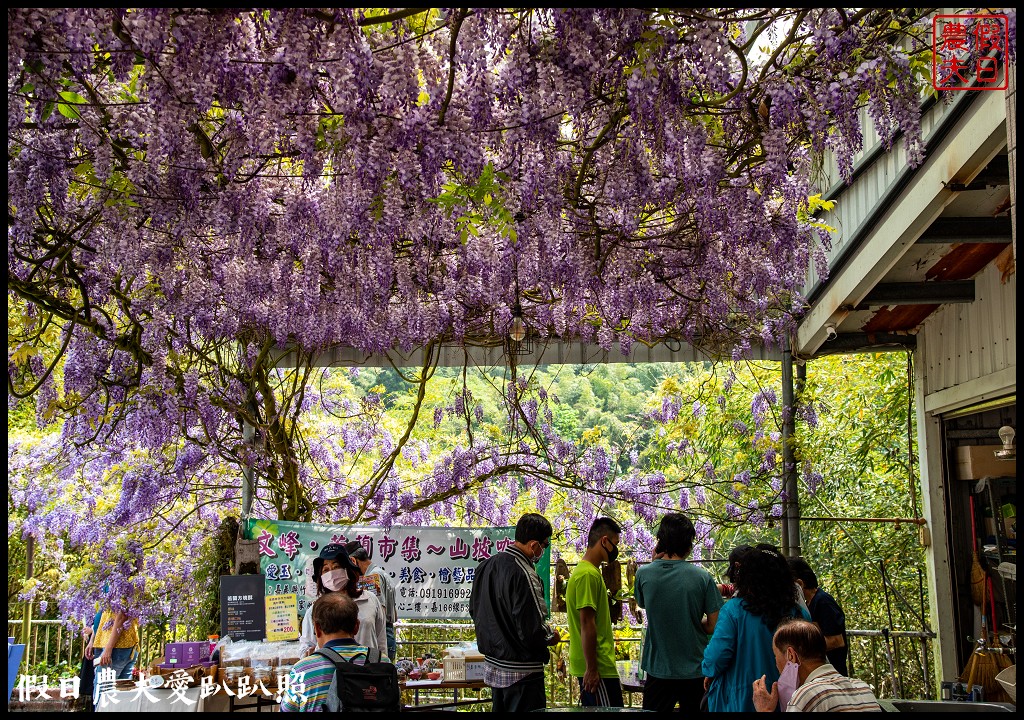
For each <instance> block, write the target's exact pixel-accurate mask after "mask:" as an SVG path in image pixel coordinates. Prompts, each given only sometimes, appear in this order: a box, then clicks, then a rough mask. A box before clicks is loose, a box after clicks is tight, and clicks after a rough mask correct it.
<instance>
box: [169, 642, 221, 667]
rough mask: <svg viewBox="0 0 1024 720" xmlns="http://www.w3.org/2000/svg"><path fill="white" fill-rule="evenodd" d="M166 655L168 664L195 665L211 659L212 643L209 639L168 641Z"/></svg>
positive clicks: (179, 665)
mask: <svg viewBox="0 0 1024 720" xmlns="http://www.w3.org/2000/svg"><path fill="white" fill-rule="evenodd" d="M164 657H165V658H166V664H167V666H177V667H180V668H190V667H195V666H196V665H199V664H200V663H203V662H206V661H208V660H209V659H210V643H209V641H202V642H174V643H167V644H166V645H164ZM172 660H173V661H174V662H173V663H172V662H171V661H172Z"/></svg>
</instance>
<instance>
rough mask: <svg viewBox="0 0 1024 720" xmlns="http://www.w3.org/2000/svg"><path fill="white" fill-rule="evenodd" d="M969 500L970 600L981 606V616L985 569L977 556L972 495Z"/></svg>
mask: <svg viewBox="0 0 1024 720" xmlns="http://www.w3.org/2000/svg"><path fill="white" fill-rule="evenodd" d="M970 500H971V540H972V542H973V543H974V549H973V552H974V554H973V557H972V558H971V600H973V601H974V604H975V605H978V606H980V607H981V614H982V616H984V615H985V578H986V577H987V576H986V575H985V569H984V568H983V567H982V566H981V558H979V557H978V532H977V529H976V528H975V526H974V496H973V495H971V496H970Z"/></svg>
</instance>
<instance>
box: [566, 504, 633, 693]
mask: <svg viewBox="0 0 1024 720" xmlns="http://www.w3.org/2000/svg"><path fill="white" fill-rule="evenodd" d="M620 532H621V528H619V525H618V523H616V522H615V521H614V520H612V519H611V518H608V517H600V518H598V519H597V520H595V521H594V524H593V525H591V526H590V533H589V534H588V535H587V552H586V553H585V554H584V555H583V559H582V560H580V562H579V564H578V565H576V568H575V569H574V570H573V571H572V575H570V576H569V583H568V585H567V586H566V589H565V611H566V615H567V618H568V622H569V672H570V673H571V674H572V675H573V676H574V677H576V678H578V679H579V683H580V701H581V703H582V704H583V706H584V707H600V706H604V707H622V686H621V685H620V684H619V674H618V672H616V670H615V638H614V636H613V635H612V619H611V611H610V608H609V605H608V587H607V586H606V585H605V584H604V578H603V577H602V576H601V571H600V570H599V567H600V565H601V563H605V562H608V563H610V562H615V558H616V557H618V555H619V533H620Z"/></svg>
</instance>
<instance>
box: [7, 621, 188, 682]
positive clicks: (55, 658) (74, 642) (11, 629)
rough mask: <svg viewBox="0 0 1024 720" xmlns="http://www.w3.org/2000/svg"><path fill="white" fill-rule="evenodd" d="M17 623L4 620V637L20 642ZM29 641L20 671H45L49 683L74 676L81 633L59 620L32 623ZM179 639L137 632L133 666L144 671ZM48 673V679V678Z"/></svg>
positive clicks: (161, 631)
mask: <svg viewBox="0 0 1024 720" xmlns="http://www.w3.org/2000/svg"><path fill="white" fill-rule="evenodd" d="M21 624H22V621H21V620H20V619H19V620H12V619H8V620H7V635H8V636H9V637H15V638H19V639H20V638H21ZM29 632H30V634H31V638H30V640H29V642H28V643H27V645H26V647H25V657H24V659H23V660H22V662H23V671H24V668H35V667H39V668H45V672H46V673H47V674H48V676H49V677H51V678H52V679H56V678H59V677H71V676H74V675H78V672H79V669H80V665H81V661H82V656H83V653H84V651H85V638H84V637H83V636H82V633H81V632H78V631H75V630H72V629H69V628H68V627H67V626H66V625H65V624H64V623H63V622H61V621H60V620H33V621H32V624H31V626H30V630H29ZM179 639H181V638H180V636H179V633H178V632H173V633H172V632H168V631H167V630H166V628H160V627H149V626H147V627H142V628H139V650H140V652H139V659H138V660H136V663H135V664H136V666H138V667H146V666H148V665H149V664H150V663H152V662H153V660H155V659H156V658H158V657H160V656H161V655H162V654H163V648H164V644H165V643H167V642H174V641H175V640H179ZM50 673H52V675H49V674H50Z"/></svg>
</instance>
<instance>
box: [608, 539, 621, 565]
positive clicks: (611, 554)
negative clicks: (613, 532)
mask: <svg viewBox="0 0 1024 720" xmlns="http://www.w3.org/2000/svg"><path fill="white" fill-rule="evenodd" d="M608 542H612V541H611V540H609V541H608ZM605 552H607V553H608V562H610V563H613V562H615V558H617V557H618V556H619V546H618V545H616V544H615V543H612V549H611V550H606V551H605Z"/></svg>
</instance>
